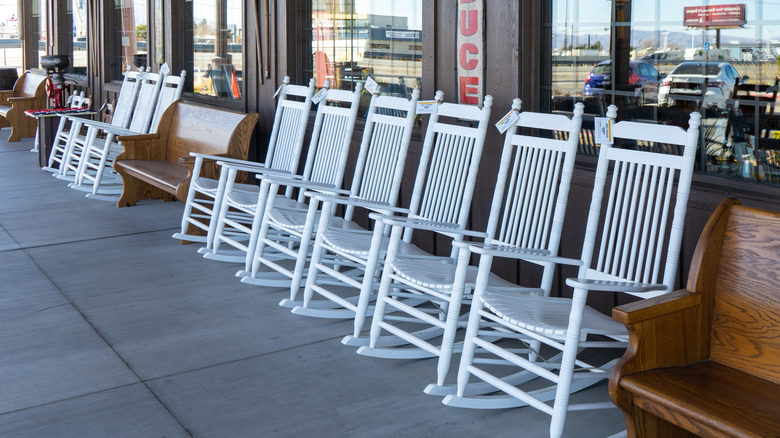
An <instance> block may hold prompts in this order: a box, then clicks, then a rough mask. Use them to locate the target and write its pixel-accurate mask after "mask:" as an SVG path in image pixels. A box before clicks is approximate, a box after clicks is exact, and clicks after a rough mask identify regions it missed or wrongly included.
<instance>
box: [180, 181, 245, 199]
mask: <svg viewBox="0 0 780 438" xmlns="http://www.w3.org/2000/svg"><path fill="white" fill-rule="evenodd" d="M190 185H191V186H193V187H196V188H197V189H198V190H199V191H202V192H208V193H217V189H218V188H219V181H218V180H215V179H212V178H196V179H195V180H193V181H192V182H191V183H190ZM257 188H258V186H257V185H256V184H245V183H236V184H235V185H234V186H233V189H234V190H236V191H242V192H254V193H255V196H257Z"/></svg>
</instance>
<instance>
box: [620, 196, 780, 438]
mask: <svg viewBox="0 0 780 438" xmlns="http://www.w3.org/2000/svg"><path fill="white" fill-rule="evenodd" d="M690 272H691V273H690V276H689V278H688V285H687V288H686V289H685V290H680V291H676V292H673V293H671V294H668V295H664V296H659V297H656V298H651V299H648V300H643V301H640V302H636V303H631V304H627V305H624V306H621V307H616V308H615V309H613V312H612V317H613V318H614V319H616V320H618V321H620V322H623V323H624V324H626V326H627V327H628V329H629V333H630V343H629V348H628V351H627V352H626V354H625V356H623V358H622V359H621V361H620V362H619V363H618V364H617V365H616V366H615V368H614V369H613V371H612V374H611V377H610V382H609V392H610V396H611V398H612V401H613V402H615V404H617V405H618V406H619V407H620V408H621V409H622V410H623V412H624V415H625V418H626V424H627V427H628V436H629V437H664V438H668V437H672V438H673V437H689V436H696V435H700V436H706V437H708V436H713V437H778V436H780V213H772V212H768V211H763V210H757V209H753V208H748V207H743V206H741V205H739V201H737V200H736V199H726V200H724V201H723V202H722V203H721V204H720V206H719V207H718V209H717V210H716V211H715V213H713V215H712V217H711V218H710V220H709V222H708V223H707V225H706V227H705V228H704V231H703V232H702V235H701V237H700V239H699V243H698V245H697V247H696V251H695V253H694V256H693V262H692V264H691V271H690Z"/></svg>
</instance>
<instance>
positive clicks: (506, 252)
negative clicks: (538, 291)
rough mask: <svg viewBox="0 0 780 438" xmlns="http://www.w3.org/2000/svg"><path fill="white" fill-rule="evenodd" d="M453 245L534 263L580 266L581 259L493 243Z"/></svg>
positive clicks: (474, 251) (458, 243)
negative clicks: (465, 246)
mask: <svg viewBox="0 0 780 438" xmlns="http://www.w3.org/2000/svg"><path fill="white" fill-rule="evenodd" d="M453 245H457V246H463V245H467V246H468V248H469V251H471V252H472V253H475V254H480V255H490V256H493V257H502V258H506V259H515V260H524V261H528V262H535V263H554V264H559V265H570V266H580V265H582V260H580V259H573V258H569V257H560V256H554V255H552V254H550V252H549V251H546V250H541V249H531V248H518V247H516V246H506V245H496V244H494V243H474V242H463V243H461V242H453Z"/></svg>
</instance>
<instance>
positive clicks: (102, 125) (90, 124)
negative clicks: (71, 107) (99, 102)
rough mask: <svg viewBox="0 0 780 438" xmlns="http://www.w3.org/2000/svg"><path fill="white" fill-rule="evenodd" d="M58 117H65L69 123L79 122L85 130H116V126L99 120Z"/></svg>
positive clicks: (71, 116)
mask: <svg viewBox="0 0 780 438" xmlns="http://www.w3.org/2000/svg"><path fill="white" fill-rule="evenodd" d="M60 117H65V118H66V119H68V120H70V121H74V120H79V121H80V122H82V125H83V126H85V127H87V128H94V129H101V130H104V131H105V130H108V129H110V128H118V126H114V125H112V124H110V123H106V122H101V121H99V120H90V119H85V118H83V117H78V116H74V115H71V114H63V115H61V116H60Z"/></svg>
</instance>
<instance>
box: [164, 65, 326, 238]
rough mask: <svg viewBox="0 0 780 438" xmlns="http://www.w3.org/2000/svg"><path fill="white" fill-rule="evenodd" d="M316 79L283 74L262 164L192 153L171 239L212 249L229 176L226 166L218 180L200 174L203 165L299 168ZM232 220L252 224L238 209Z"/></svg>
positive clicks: (240, 187)
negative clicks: (295, 81)
mask: <svg viewBox="0 0 780 438" xmlns="http://www.w3.org/2000/svg"><path fill="white" fill-rule="evenodd" d="M314 90H315V80H314V79H311V80H310V81H309V85H308V86H302V85H290V77H289V76H285V77H284V79H283V81H282V86H281V88H280V89H279V101H278V103H277V104H276V114H275V116H274V125H273V129H272V130H271V138H270V140H269V142H268V151H267V152H266V155H265V161H264V162H263V163H255V162H250V161H243V160H231V159H228V158H225V157H218V156H212V155H205V154H200V153H191V154H190V155H191V156H193V157H195V163H194V166H193V173H192V175H193V176H192V180H191V181H190V190H189V192H188V193H187V201H186V203H185V206H184V213H183V214H182V219H181V231H180V232H178V233H176V234H174V235H173V238H174V239H180V240H182V241H188V242H201V243H206V248H207V249H211V247H212V242H213V241H214V232H215V230H216V227H217V219H218V215H219V209H220V206H221V205H222V199H223V196H224V194H225V186H226V185H227V180H228V175H229V174H230V171H229V169H228V168H227V167H223V168H221V169H220V173H219V175H220V177H219V180H215V179H213V178H208V177H206V176H202V175H201V173H202V172H201V171H202V169H203V166H204V165H205V166H210V165H212V164H214V163H216V162H217V161H220V160H221V161H222V162H225V163H230V164H232V165H234V170H235V171H236V172H237V170H238V166H240V167H241V168H246V169H251V172H254V173H256V172H259V171H261V170H262V169H264V168H268V169H274V170H278V171H280V172H286V173H289V174H293V173H295V171H296V170H297V169H298V161H299V158H300V155H301V149H302V148H303V140H304V134H305V133H306V124H307V122H308V119H309V111H310V110H311V97H312V96H313V95H314ZM233 190H234V191H244V192H246V193H248V194H250V195H251V194H254V196H255V197H257V192H258V190H259V187H258V186H257V184H236V183H234V185H233ZM227 214H228V215H229V216H232V219H233V220H236V221H242V220H243V222H245V223H246V224H247V225H248V224H251V223H252V216H251V215H248V214H241V213H240V212H236V211H233V212H228V213H227Z"/></svg>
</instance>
